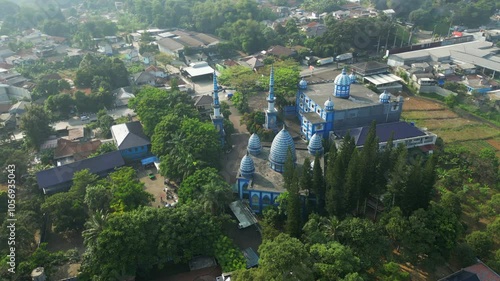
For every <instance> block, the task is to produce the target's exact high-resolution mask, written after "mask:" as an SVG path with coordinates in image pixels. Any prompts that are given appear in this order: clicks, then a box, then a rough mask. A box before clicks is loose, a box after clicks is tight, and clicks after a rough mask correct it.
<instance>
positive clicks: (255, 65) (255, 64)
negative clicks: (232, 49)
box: [240, 56, 264, 71]
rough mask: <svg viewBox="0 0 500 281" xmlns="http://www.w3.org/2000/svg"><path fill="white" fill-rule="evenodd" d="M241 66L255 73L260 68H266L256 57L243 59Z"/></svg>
mask: <svg viewBox="0 0 500 281" xmlns="http://www.w3.org/2000/svg"><path fill="white" fill-rule="evenodd" d="M240 65H243V66H246V67H249V68H251V69H252V70H253V71H257V70H258V69H259V68H261V67H264V63H263V62H262V60H261V59H260V58H257V57H254V56H251V57H247V58H243V59H241V61H240Z"/></svg>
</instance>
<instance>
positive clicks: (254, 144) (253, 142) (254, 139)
mask: <svg viewBox="0 0 500 281" xmlns="http://www.w3.org/2000/svg"><path fill="white" fill-rule="evenodd" d="M261 148H262V144H261V143H260V138H259V136H258V135H257V134H255V133H254V134H252V135H251V136H250V138H249V139H248V149H250V150H259V149H261Z"/></svg>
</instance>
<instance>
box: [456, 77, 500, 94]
mask: <svg viewBox="0 0 500 281" xmlns="http://www.w3.org/2000/svg"><path fill="white" fill-rule="evenodd" d="M463 84H464V85H465V86H466V87H467V92H468V93H469V94H472V93H480V94H486V93H487V92H489V91H491V90H493V89H495V88H496V86H498V85H497V83H496V82H495V81H493V80H489V79H488V78H484V77H483V76H480V75H467V76H465V80H464V81H463Z"/></svg>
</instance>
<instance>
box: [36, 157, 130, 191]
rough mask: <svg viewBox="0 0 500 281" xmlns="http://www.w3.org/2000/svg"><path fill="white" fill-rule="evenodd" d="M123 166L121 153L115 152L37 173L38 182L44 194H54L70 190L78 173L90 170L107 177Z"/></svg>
mask: <svg viewBox="0 0 500 281" xmlns="http://www.w3.org/2000/svg"><path fill="white" fill-rule="evenodd" d="M123 165H125V161H124V160H123V157H122V155H121V154H120V152H119V151H113V152H110V153H106V154H103V155H99V156H96V157H92V158H87V159H83V160H80V161H76V162H73V163H69V164H65V165H61V166H59V167H55V168H51V169H47V170H43V171H40V172H38V173H36V180H37V183H38V188H40V189H42V190H43V193H44V194H52V193H56V192H60V191H66V190H68V189H69V188H70V187H71V185H72V184H73V175H74V174H75V173H76V172H78V171H81V170H85V169H88V170H89V171H90V172H91V173H92V174H96V175H98V176H100V177H105V176H107V175H108V174H109V173H111V172H113V171H114V170H115V169H116V168H119V167H122V166H123Z"/></svg>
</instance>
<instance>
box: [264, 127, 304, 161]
mask: <svg viewBox="0 0 500 281" xmlns="http://www.w3.org/2000/svg"><path fill="white" fill-rule="evenodd" d="M288 148H290V149H291V151H292V157H293V160H294V162H295V161H296V160H297V156H296V154H295V143H294V142H293V138H292V136H291V135H290V133H289V132H288V131H287V130H286V129H285V128H283V129H282V130H281V131H280V132H279V133H278V134H277V135H276V136H275V137H274V139H273V143H272V144H271V153H270V154H269V161H272V162H274V163H280V164H285V162H286V158H287V154H288Z"/></svg>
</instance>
